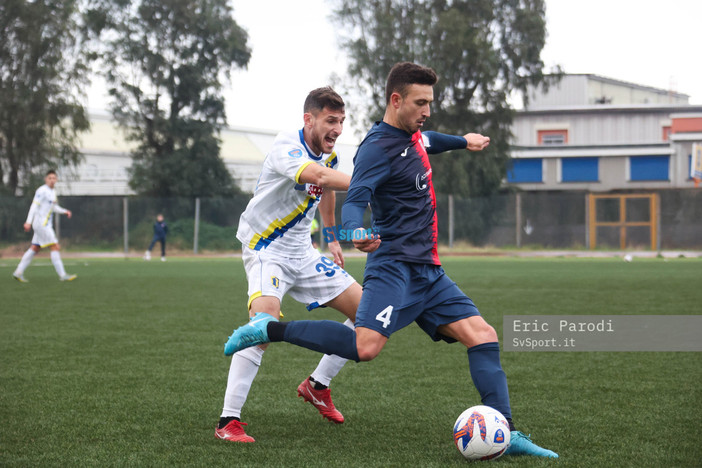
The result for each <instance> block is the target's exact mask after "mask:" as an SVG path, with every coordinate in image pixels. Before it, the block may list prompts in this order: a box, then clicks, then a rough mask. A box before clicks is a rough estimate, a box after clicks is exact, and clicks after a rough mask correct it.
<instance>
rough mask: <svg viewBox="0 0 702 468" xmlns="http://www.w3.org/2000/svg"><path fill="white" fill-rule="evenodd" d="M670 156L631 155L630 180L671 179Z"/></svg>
mask: <svg viewBox="0 0 702 468" xmlns="http://www.w3.org/2000/svg"><path fill="white" fill-rule="evenodd" d="M669 168H670V156H631V157H629V180H632V181H637V180H670V177H669Z"/></svg>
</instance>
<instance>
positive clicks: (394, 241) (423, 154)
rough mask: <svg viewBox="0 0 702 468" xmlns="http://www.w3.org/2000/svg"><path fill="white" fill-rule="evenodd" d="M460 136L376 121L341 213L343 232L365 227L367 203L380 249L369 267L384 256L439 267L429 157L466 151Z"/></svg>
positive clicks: (363, 145)
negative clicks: (453, 150)
mask: <svg viewBox="0 0 702 468" xmlns="http://www.w3.org/2000/svg"><path fill="white" fill-rule="evenodd" d="M466 144H467V142H466V140H465V138H463V137H460V136H450V135H444V134H441V133H436V132H425V133H422V132H420V131H417V132H416V133H415V134H414V135H410V134H409V133H407V132H405V131H404V130H401V129H399V128H396V127H393V126H391V125H388V124H386V123H385V122H376V123H375V125H373V127H372V128H371V130H370V131H369V132H368V134H367V135H366V137H365V138H364V140H363V141H362V142H361V145H360V146H359V148H358V151H357V152H356V156H355V157H354V169H353V176H352V177H351V184H350V186H349V191H348V195H347V197H346V201H345V202H344V205H343V207H342V210H341V218H342V221H343V225H344V228H345V229H356V228H359V227H363V213H364V212H365V209H366V207H367V206H368V203H370V205H371V210H372V215H373V224H372V228H373V231H374V232H376V233H378V234H380V239H381V243H380V247H379V248H378V250H376V251H375V252H372V253H370V254H368V262H373V261H378V260H379V259H382V258H383V257H387V256H392V258H394V259H396V260H401V261H407V262H414V263H425V264H426V263H428V264H434V265H440V264H441V262H440V261H439V255H438V252H437V233H438V230H437V222H436V197H435V195H434V186H433V184H432V178H431V165H430V164H429V156H428V155H427V152H430V153H439V152H442V151H447V150H451V149H461V148H465V147H466Z"/></svg>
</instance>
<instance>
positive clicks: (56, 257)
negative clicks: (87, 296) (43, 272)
mask: <svg viewBox="0 0 702 468" xmlns="http://www.w3.org/2000/svg"><path fill="white" fill-rule="evenodd" d="M51 263H53V264H54V268H55V269H56V273H58V275H59V277H63V276H66V270H65V269H64V268H63V262H62V261H61V253H60V252H59V251H58V250H52V251H51Z"/></svg>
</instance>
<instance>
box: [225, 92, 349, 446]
mask: <svg viewBox="0 0 702 468" xmlns="http://www.w3.org/2000/svg"><path fill="white" fill-rule="evenodd" d="M303 111H304V114H303V118H304V126H303V128H302V129H300V130H295V131H290V132H282V133H280V134H278V136H277V137H276V139H275V141H274V142H273V146H272V148H271V150H270V151H269V152H268V154H267V155H266V159H265V161H264V163H263V168H262V169H261V175H260V177H259V179H258V183H257V185H256V189H255V191H254V196H253V198H252V199H251V200H250V201H249V204H248V206H247V207H246V210H245V211H244V213H243V214H242V215H241V218H240V220H239V228H238V231H237V239H239V241H241V243H242V259H243V261H244V268H245V270H246V277H247V279H248V297H249V300H248V309H249V316H253V315H254V313H256V312H262V311H263V312H266V313H268V314H271V315H273V316H275V317H280V304H281V301H282V299H283V296H284V295H286V294H288V295H290V297H292V298H293V299H295V300H296V301H298V302H301V303H303V304H305V305H306V306H307V309H308V310H312V309H315V308H317V307H321V306H329V307H332V308H334V309H336V310H338V311H340V312H342V313H343V314H344V315H345V316H346V317H348V319H349V320H346V322H344V324H345V325H346V326H347V327H349V328H353V320H354V319H355V316H356V309H357V308H358V304H359V302H360V300H361V294H362V288H361V286H360V285H359V284H358V283H357V282H356V281H355V280H354V279H353V278H352V277H351V276H350V275H349V274H348V273H346V271H344V269H343V266H344V258H343V255H342V252H341V247H340V245H339V243H338V241H332V242H329V244H328V245H329V252H330V254H331V257H332V258H327V257H325V256H324V255H322V254H321V253H319V252H318V251H317V250H316V249H315V248H314V247H313V246H312V242H311V239H310V227H311V222H312V219H313V218H314V216H315V212H316V210H317V207H318V206H319V211H320V214H321V215H322V222H323V224H324V226H326V227H332V226H334V225H335V219H334V208H335V205H336V203H335V193H334V191H335V190H347V189H348V186H349V182H350V181H351V177H350V176H349V175H347V174H344V173H342V172H339V171H337V170H335V168H336V167H337V165H338V158H337V155H336V152H335V151H334V145H335V143H336V139H337V138H338V137H339V135H340V134H341V131H342V128H343V123H344V119H345V111H344V101H343V99H342V98H341V97H340V96H339V95H338V94H337V93H336V92H335V91H334V90H333V89H331V88H330V87H325V88H318V89H315V90H313V91H311V92H310V93H309V95H308V96H307V99H306V100H305V104H304V106H303ZM266 346H267V345H262V346H253V347H250V348H248V349H245V350H242V351H241V352H238V353H235V354H234V355H233V356H232V362H231V366H230V369H229V377H228V380H227V390H226V392H225V396H224V407H223V410H222V414H221V417H220V420H219V424H218V425H217V429H216V430H215V436H216V437H217V438H220V439H223V440H228V441H232V442H254V438H253V437H251V436H249V435H248V434H246V432H245V431H244V428H243V426H244V425H245V423H242V422H241V420H240V417H241V410H242V407H243V405H244V403H245V401H246V397H247V395H248V392H249V390H250V388H251V384H252V383H253V380H254V378H255V377H256V374H257V372H258V368H259V366H260V365H261V359H262V357H263V353H264V351H265V348H266ZM346 361H347V360H346V359H343V358H340V357H338V356H331V355H325V356H324V357H323V358H322V359H321V361H320V363H319V365H318V366H317V368H316V369H315V371H314V372H313V373H312V374H311V375H310V377H309V378H306V379H305V380H303V381H302V383H301V384H300V385H299V386H298V388H297V393H298V395H299V396H301V397H303V398H304V399H305V401H308V402H310V403H311V404H312V405H314V406H315V408H317V410H318V411H319V412H320V413H321V414H322V416H324V417H325V418H327V419H329V420H330V421H332V422H335V423H337V424H339V423H343V422H344V417H343V415H342V414H341V413H340V412H339V411H338V410H337V409H336V408H335V406H334V403H333V402H332V400H331V394H330V390H329V388H328V386H329V384H330V381H331V379H332V378H333V377H334V376H335V375H336V374H337V373H338V372H339V371H340V370H341V368H342V367H343V365H344V364H345V363H346Z"/></svg>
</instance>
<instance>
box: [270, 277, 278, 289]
mask: <svg viewBox="0 0 702 468" xmlns="http://www.w3.org/2000/svg"><path fill="white" fill-rule="evenodd" d="M271 284H272V285H273V287H274V288H276V289H278V288H279V287H280V280H279V279H278V277H277V276H271Z"/></svg>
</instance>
